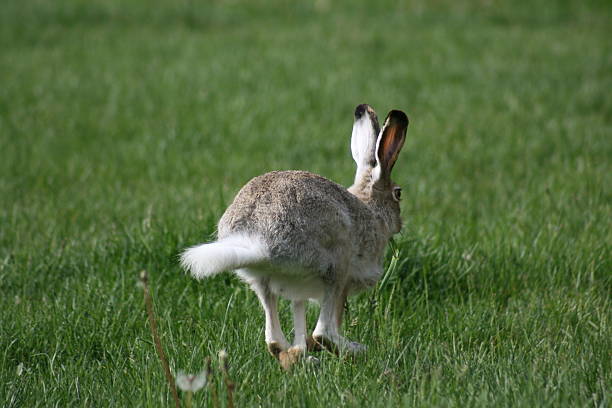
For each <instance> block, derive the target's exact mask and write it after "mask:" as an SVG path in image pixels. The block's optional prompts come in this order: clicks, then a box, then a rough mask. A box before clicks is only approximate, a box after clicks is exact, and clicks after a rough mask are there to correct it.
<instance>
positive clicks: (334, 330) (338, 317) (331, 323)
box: [312, 284, 366, 353]
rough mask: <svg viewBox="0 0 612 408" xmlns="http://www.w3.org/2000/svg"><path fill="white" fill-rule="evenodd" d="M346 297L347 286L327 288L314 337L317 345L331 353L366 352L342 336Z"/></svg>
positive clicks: (330, 286) (360, 346) (362, 346)
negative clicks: (341, 329) (341, 326)
mask: <svg viewBox="0 0 612 408" xmlns="http://www.w3.org/2000/svg"><path fill="white" fill-rule="evenodd" d="M346 296H347V287H346V285H336V284H334V285H328V286H326V288H325V293H324V295H323V299H322V300H321V312H320V314H319V320H318V321H317V326H316V327H315V329H314V332H313V333H312V336H313V338H314V341H315V342H316V343H318V344H319V345H321V346H322V347H324V348H326V349H328V350H331V351H335V352H350V353H357V352H361V351H365V349H366V347H365V346H364V345H363V344H359V343H357V342H354V341H349V340H347V339H346V338H344V337H343V336H342V335H341V334H340V325H341V324H342V314H343V311H344V303H345V301H346Z"/></svg>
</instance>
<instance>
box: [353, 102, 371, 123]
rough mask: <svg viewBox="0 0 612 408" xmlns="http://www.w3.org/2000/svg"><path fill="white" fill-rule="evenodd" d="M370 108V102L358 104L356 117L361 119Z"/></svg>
mask: <svg viewBox="0 0 612 408" xmlns="http://www.w3.org/2000/svg"><path fill="white" fill-rule="evenodd" d="M367 110H368V104H367V103H362V104H361V105H357V107H356V108H355V119H359V118H361V117H362V116H363V114H364V113H366V111H367Z"/></svg>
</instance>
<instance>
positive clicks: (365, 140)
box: [351, 104, 380, 177]
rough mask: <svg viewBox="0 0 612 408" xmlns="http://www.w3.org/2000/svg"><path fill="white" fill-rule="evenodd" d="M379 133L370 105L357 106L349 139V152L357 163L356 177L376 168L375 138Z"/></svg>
mask: <svg viewBox="0 0 612 408" xmlns="http://www.w3.org/2000/svg"><path fill="white" fill-rule="evenodd" d="M379 132H380V125H379V124H378V116H376V112H374V109H372V107H371V106H370V105H366V104H362V105H358V106H357V107H356V108H355V122H354V123H353V135H352V137H351V152H352V153H353V159H354V160H355V163H357V177H359V175H360V174H363V172H364V171H365V170H370V169H372V168H373V167H374V166H376V155H375V152H376V138H377V137H378V133H379Z"/></svg>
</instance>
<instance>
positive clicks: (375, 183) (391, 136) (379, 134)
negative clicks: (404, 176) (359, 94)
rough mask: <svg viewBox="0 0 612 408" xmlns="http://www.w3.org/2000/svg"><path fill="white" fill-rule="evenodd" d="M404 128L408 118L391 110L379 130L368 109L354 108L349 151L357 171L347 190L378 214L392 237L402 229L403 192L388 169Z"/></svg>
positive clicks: (395, 158)
mask: <svg viewBox="0 0 612 408" xmlns="http://www.w3.org/2000/svg"><path fill="white" fill-rule="evenodd" d="M407 128H408V117H407V116H406V114H405V113H404V112H402V111H399V110H392V111H390V112H389V114H388V115H387V117H386V119H385V121H384V123H383V126H382V129H381V128H380V126H379V124H378V117H377V116H376V112H375V111H374V109H372V107H371V106H369V105H366V104H363V105H359V106H357V108H356V109H355V122H354V124H353V135H352V138H351V152H352V153H353V159H354V160H355V163H357V172H356V174H355V183H354V184H353V186H351V187H350V188H349V191H350V192H351V193H352V194H354V195H355V196H357V197H358V198H359V199H360V200H362V201H363V202H365V203H366V204H368V205H369V206H371V207H373V208H374V209H375V210H376V211H377V212H379V213H380V215H381V216H382V218H383V219H384V220H385V222H386V223H387V226H388V228H389V232H390V233H392V234H395V233H398V232H399V231H400V229H401V226H402V221H401V218H400V206H399V201H400V198H401V191H402V190H401V188H400V186H398V185H397V184H395V183H394V182H393V181H392V180H391V170H392V169H393V165H394V164H395V162H396V160H397V157H398V155H399V152H400V150H401V149H402V146H403V145H404V140H405V139H406V129H407Z"/></svg>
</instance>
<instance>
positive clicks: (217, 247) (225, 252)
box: [181, 234, 268, 279]
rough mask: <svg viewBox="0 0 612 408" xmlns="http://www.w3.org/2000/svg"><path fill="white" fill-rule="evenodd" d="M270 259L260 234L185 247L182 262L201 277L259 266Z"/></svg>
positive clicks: (237, 236) (230, 237)
mask: <svg viewBox="0 0 612 408" xmlns="http://www.w3.org/2000/svg"><path fill="white" fill-rule="evenodd" d="M266 259H268V251H267V247H266V246H265V244H264V243H263V242H262V241H261V240H260V239H258V238H257V237H253V236H248V235H242V234H237V235H232V236H229V237H227V238H224V239H221V240H219V241H215V242H211V243H208V244H202V245H198V246H194V247H191V248H188V249H186V250H185V251H184V252H183V254H182V255H181V265H182V266H183V268H185V269H186V270H188V271H190V272H191V274H192V275H193V277H194V278H197V279H202V278H205V277H208V276H212V275H216V274H218V273H220V272H223V271H227V270H234V269H239V268H243V267H246V266H250V265H256V264H258V263H260V262H263V261H265V260H266Z"/></svg>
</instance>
